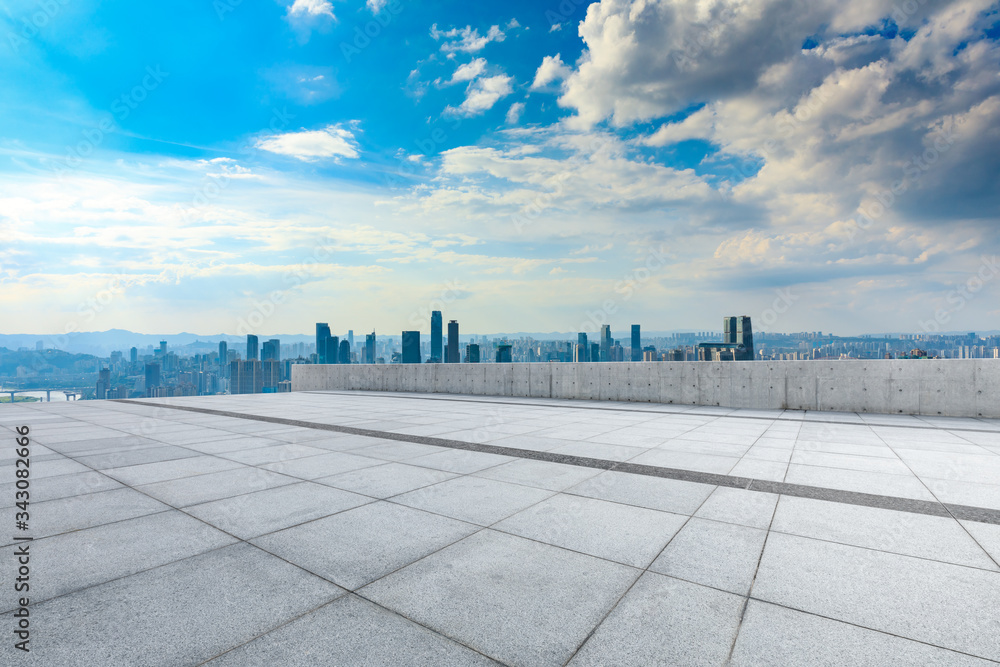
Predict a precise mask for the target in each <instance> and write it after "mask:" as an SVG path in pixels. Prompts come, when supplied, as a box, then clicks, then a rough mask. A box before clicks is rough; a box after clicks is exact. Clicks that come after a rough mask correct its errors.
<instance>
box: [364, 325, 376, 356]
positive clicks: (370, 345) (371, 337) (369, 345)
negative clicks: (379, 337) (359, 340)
mask: <svg viewBox="0 0 1000 667" xmlns="http://www.w3.org/2000/svg"><path fill="white" fill-rule="evenodd" d="M365 363H366V364H374V363H375V332H374V331H372V332H371V333H370V334H365Z"/></svg>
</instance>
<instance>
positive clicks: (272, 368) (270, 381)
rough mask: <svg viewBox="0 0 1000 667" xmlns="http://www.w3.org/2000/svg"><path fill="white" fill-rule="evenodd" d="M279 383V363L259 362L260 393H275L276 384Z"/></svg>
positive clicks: (270, 361) (274, 360)
mask: <svg viewBox="0 0 1000 667" xmlns="http://www.w3.org/2000/svg"><path fill="white" fill-rule="evenodd" d="M280 382H281V362H280V361H278V360H277V359H269V360H267V361H262V362H260V384H261V391H265V392H267V393H272V392H276V391H277V390H278V384H279V383H280Z"/></svg>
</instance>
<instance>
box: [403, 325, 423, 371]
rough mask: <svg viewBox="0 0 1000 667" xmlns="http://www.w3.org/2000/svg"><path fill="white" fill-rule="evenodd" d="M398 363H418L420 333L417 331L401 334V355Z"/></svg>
mask: <svg viewBox="0 0 1000 667" xmlns="http://www.w3.org/2000/svg"><path fill="white" fill-rule="evenodd" d="M400 363H403V364H419V363H420V332H419V331H404V332H403V354H402V356H401V358H400Z"/></svg>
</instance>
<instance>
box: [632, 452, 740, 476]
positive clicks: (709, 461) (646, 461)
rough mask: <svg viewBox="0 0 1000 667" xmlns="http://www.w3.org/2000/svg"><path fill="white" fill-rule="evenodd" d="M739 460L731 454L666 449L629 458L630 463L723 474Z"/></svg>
mask: <svg viewBox="0 0 1000 667" xmlns="http://www.w3.org/2000/svg"><path fill="white" fill-rule="evenodd" d="M739 461H740V460H739V459H738V458H736V457H733V456H714V455H712V454H692V453H690V452H676V451H671V450H667V449H651V450H649V451H648V452H645V453H644V454H639V455H638V456H636V457H635V458H633V459H631V460H630V463H640V464H642V465H648V466H657V467H659V468H679V469H681V470H696V471H699V472H712V473H718V474H720V475H725V474H728V473H729V471H730V470H732V469H733V466H735V465H736V464H737V463H739Z"/></svg>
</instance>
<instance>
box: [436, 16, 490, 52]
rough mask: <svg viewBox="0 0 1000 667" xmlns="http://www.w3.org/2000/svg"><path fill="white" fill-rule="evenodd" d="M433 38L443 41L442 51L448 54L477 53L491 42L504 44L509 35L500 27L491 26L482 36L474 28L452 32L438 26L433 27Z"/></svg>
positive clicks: (458, 29) (456, 29) (467, 27)
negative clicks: (459, 52) (457, 52)
mask: <svg viewBox="0 0 1000 667" xmlns="http://www.w3.org/2000/svg"><path fill="white" fill-rule="evenodd" d="M431 37H433V38H434V39H435V40H438V41H441V42H442V44H441V50H442V51H444V52H446V53H454V52H456V51H464V52H466V53H475V52H476V51H481V50H483V48H484V47H485V46H486V45H487V44H489V43H490V42H502V41H503V40H504V39H506V38H507V35H506V34H504V32H503V31H502V30H501V29H500V26H498V25H494V26H490V29H489V30H488V31H487V32H486V34H485V35H480V34H479V30H477V29H475V28H473V27H472V26H468V25H467V26H465V27H464V28H452V29H451V30H439V29H438V27H437V24H436V23H435V24H434V25H432V26H431Z"/></svg>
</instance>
